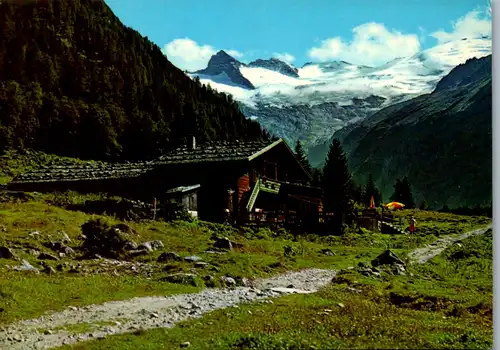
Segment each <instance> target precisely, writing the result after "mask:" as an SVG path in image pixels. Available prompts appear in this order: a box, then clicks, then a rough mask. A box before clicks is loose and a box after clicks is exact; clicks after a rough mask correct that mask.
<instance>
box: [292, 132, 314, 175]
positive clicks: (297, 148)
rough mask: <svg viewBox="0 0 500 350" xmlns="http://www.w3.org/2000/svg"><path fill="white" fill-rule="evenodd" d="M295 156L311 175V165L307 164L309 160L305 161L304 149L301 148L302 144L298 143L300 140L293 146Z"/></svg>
mask: <svg viewBox="0 0 500 350" xmlns="http://www.w3.org/2000/svg"><path fill="white" fill-rule="evenodd" d="M295 154H296V155H297V158H298V160H299V162H300V164H302V166H303V167H304V169H305V170H307V172H309V174H311V164H309V160H308V159H307V156H306V153H305V152H304V148H303V147H302V144H301V143H300V140H297V143H296V145H295Z"/></svg>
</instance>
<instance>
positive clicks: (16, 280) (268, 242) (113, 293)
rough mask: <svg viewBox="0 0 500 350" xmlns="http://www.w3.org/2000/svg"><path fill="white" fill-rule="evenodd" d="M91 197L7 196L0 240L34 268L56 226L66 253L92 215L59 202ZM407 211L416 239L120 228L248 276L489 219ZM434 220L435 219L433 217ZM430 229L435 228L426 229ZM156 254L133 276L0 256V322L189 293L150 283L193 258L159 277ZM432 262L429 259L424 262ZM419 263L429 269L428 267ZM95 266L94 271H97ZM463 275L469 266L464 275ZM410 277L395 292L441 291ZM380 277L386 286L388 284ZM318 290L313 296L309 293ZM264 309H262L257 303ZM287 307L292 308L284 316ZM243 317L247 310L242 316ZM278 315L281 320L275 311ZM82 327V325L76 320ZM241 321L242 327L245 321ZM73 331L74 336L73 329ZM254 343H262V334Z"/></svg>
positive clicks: (406, 245)
mask: <svg viewBox="0 0 500 350" xmlns="http://www.w3.org/2000/svg"><path fill="white" fill-rule="evenodd" d="M97 198H100V195H86V196H82V195H78V194H75V193H66V194H58V195H34V199H32V200H30V201H27V202H22V201H15V200H11V199H10V200H8V201H4V202H2V203H0V245H1V246H8V247H11V248H13V249H14V250H15V251H16V253H17V254H18V256H19V257H20V258H23V259H26V260H28V261H29V262H30V263H32V264H33V265H34V266H40V265H39V261H38V260H37V259H36V258H35V257H34V256H32V255H30V254H29V253H28V252H27V251H28V250H29V249H31V248H37V249H41V250H42V251H47V252H49V250H48V249H46V248H43V243H44V242H47V241H50V240H53V239H56V238H57V237H60V234H59V233H58V232H60V231H64V232H66V233H67V234H68V236H69V237H70V238H71V239H72V240H73V241H72V243H71V244H69V245H70V246H71V247H73V248H75V249H76V248H78V247H79V246H80V245H81V243H82V240H81V239H79V238H78V237H79V235H80V234H81V225H82V224H83V223H85V222H87V221H88V220H90V219H92V218H97V217H102V216H98V215H89V214H85V213H82V212H78V211H70V210H66V209H63V208H61V207H60V206H64V205H66V204H75V203H83V202H84V201H85V200H86V199H97ZM415 214H416V215H417V221H418V224H419V227H422V228H423V227H427V228H428V230H424V229H423V230H420V231H419V233H418V234H416V235H400V236H389V235H382V234H376V233H371V232H368V231H366V230H360V231H357V230H351V231H350V232H349V233H348V234H347V235H345V236H343V237H333V236H328V237H321V238H318V237H315V236H312V235H309V236H303V237H292V236H290V235H289V234H287V233H286V232H283V231H279V232H271V231H269V230H266V229H261V230H259V231H253V230H249V229H242V230H236V229H233V228H230V227H226V226H223V225H216V224H208V223H202V222H193V223H185V222H176V223H164V222H158V221H157V222H153V221H142V222H128V223H127V224H128V225H129V226H130V227H132V228H133V229H134V230H135V231H136V232H137V236H134V237H132V239H133V240H135V241H136V242H138V243H140V242H143V241H148V240H153V239H159V240H161V241H162V242H163V243H164V245H165V249H164V251H174V252H177V253H179V254H180V255H181V256H187V255H193V254H196V255H199V256H200V257H202V259H203V260H204V261H206V262H209V263H210V264H211V265H212V266H215V267H216V268H217V270H216V271H214V270H211V269H198V270H197V271H196V273H197V274H198V275H199V276H200V277H203V276H205V275H208V274H214V275H215V276H221V275H229V276H232V277H250V278H252V277H267V276H270V275H273V274H276V273H280V272H285V271H287V270H295V269H301V268H307V267H318V268H333V269H342V268H346V267H348V266H356V265H357V264H358V263H359V262H361V261H362V262H370V261H371V260H372V259H373V258H374V257H376V256H377V255H378V254H379V253H380V252H381V251H382V250H384V249H387V248H390V249H392V250H393V251H394V252H395V253H396V254H398V255H400V256H401V257H402V258H405V255H406V253H408V252H409V251H410V250H412V249H415V248H417V247H420V246H422V245H424V244H426V243H430V242H432V241H434V240H435V239H437V237H438V236H439V235H445V234H456V233H461V232H463V231H467V230H469V229H472V228H474V227H478V226H482V225H484V224H486V223H488V222H489V221H488V219H485V218H482V217H461V216H457V215H450V214H441V213H438V214H436V213H432V212H415ZM397 215H408V212H407V211H402V212H399V213H397ZM104 217H105V219H106V220H108V221H110V222H111V223H118V222H119V221H118V220H116V218H113V217H107V216H104ZM443 217H444V218H445V219H443ZM450 222H451V224H450ZM436 230H437V232H438V234H436ZM32 231H39V232H40V235H39V236H36V237H32V236H30V235H29V234H30V233H31V232H32ZM214 234H216V235H219V236H226V237H229V238H231V239H233V240H235V241H237V242H240V243H242V244H243V248H239V249H235V250H234V251H232V252H228V253H225V254H223V255H216V254H205V253H203V251H205V250H206V249H208V248H210V247H211V242H212V240H211V237H212V236H213V235H214ZM286 246H291V247H292V248H293V250H294V252H295V253H294V255H293V256H291V257H286V256H284V248H285V247H286ZM324 248H329V249H331V250H332V251H333V252H334V253H335V256H333V257H330V256H326V255H324V254H322V253H321V250H322V249H324ZM160 253H161V251H158V252H155V253H153V254H152V255H150V256H147V257H140V258H137V259H135V262H136V263H139V262H141V263H150V264H152V266H153V267H154V269H153V273H152V275H151V277H150V278H147V276H144V275H142V274H139V275H135V274H134V273H132V272H131V271H130V270H129V269H121V270H120V269H117V270H118V272H119V275H118V276H115V275H113V270H114V269H103V268H100V267H99V266H98V265H99V263H96V262H93V261H80V262H79V263H81V264H82V265H84V266H85V267H86V268H88V269H89V273H88V274H80V275H72V274H69V273H67V272H58V273H57V274H56V275H54V276H45V275H33V274H27V273H22V272H18V271H11V270H7V269H6V268H5V265H11V266H12V265H16V264H18V262H16V261H12V260H2V259H0V295H1V298H0V325H6V324H9V323H12V322H14V321H16V320H19V319H26V318H34V317H38V316H40V315H42V314H44V313H45V312H48V311H58V310H62V309H64V308H66V307H68V306H70V305H73V306H84V305H88V304H95V303H102V302H105V301H111V300H123V299H128V298H132V297H136V296H149V295H167V294H174V293H187V292H196V291H197V290H199V288H202V287H203V284H200V285H199V287H191V286H184V285H176V284H169V283H165V282H160V281H159V279H160V278H161V277H163V276H165V275H167V274H168V273H172V272H177V271H185V272H191V271H193V270H194V265H193V264H190V263H187V262H179V263H171V264H168V265H169V268H170V270H169V272H168V273H167V272H165V271H163V268H164V267H165V265H166V264H159V263H156V259H157V257H158V255H159V254H160ZM433 261H437V260H435V259H434V260H433ZM64 262H67V263H72V264H74V263H75V261H74V260H72V259H70V258H63V259H60V261H57V262H50V261H49V262H48V263H49V265H52V266H54V267H55V266H56V265H57V264H60V263H64ZM443 264H444V263H443ZM428 265H429V266H430V264H428ZM439 266H441V265H439ZM97 270H100V272H98V271H97ZM448 270H449V271H452V272H453V271H454V270H452V269H451V267H450V266H447V265H446V264H444V265H442V267H440V268H435V269H434V270H433V273H435V274H441V275H440V276H441V278H444V277H446V276H448V277H447V278H450V279H451V277H449V276H451V275H446V271H448ZM417 272H418V271H417ZM417 272H416V273H417ZM473 272H474V271H472V272H470V273H473ZM418 273H422V274H424V275H425V274H427V275H429V276H431V278H433V279H432V280H430V281H427V280H425V279H419V281H420V282H419V283H416V284H415V285H412V286H411V287H407V285H406V283H405V282H404V280H403V281H400V282H398V279H397V278H395V279H394V280H393V281H392V282H391V283H392V284H393V288H394V290H396V291H399V290H400V289H401V290H403V291H404V290H405V288H413V289H414V292H415V293H419V292H422V293H423V292H425V291H431V292H432V293H438V294H439V293H441V294H443V295H445V296H447V295H448V294H449V293H450V292H449V289H450V288H451V287H450V284H447V283H444V282H443V283H444V284H442V285H441V284H440V283H441V282H442V281H440V280H439V281H438V282H439V283H436V282H435V276H434V275H433V274H432V273H430V272H425V271H422V272H418ZM443 276H444V277H443ZM359 277H361V276H358V277H356V278H357V279H359V280H363V279H362V278H359ZM200 280H201V279H200ZM364 280H365V282H364V283H366V284H367V285H377V283H379V284H380V283H382V282H379V281H375V280H369V279H364ZM460 281H461V279H458V280H455V282H454V283H455V285H456V288H458V289H457V290H459V288H460V286H461V285H463V284H461V283H460ZM486 282H487V281H482V282H481V281H479V282H478V283H480V284H481V286H482V287H483V288H487V287H485V286H487V283H486ZM383 283H386V284H387V283H388V282H383ZM384 286H385V287H383V286H382V285H380V286H378V287H376V288H378V289H383V288H386V286H387V285H384ZM417 287H418V288H420V289H418V288H417ZM330 288H333V289H332V291H330V292H328V290H325V292H324V293H330V294H331V293H333V294H336V293H340V291H338V290H337V289H335V288H338V287H336V286H331V287H330ZM419 290H420V291H419ZM464 290H466V289H462V290H461V292H458V291H457V292H456V293H457V295H461V294H460V293H462V292H463V291H464ZM463 293H465V292H463ZM330 294H327V295H330ZM318 295H320V296H319V297H318ZM318 295H315V296H308V297H303V296H300V297H299V296H297V297H293V296H292V297H290V298H291V299H290V300H294V298H298V299H297V300H298V301H297V305H299V304H300V302H299V301H300V300H308V299H307V298H312V299H311V300H312V301H310V302H309V301H308V303H314V302H315V301H314V300H317V299H314V298H320V299H321V300H328V298H326V297H324V296H321V294H318ZM339 295H341V294H339ZM351 297H354V296H351ZM300 298H306V299H300ZM285 300H288V299H285ZM335 300H337V299H335ZM471 300H472V299H471ZM473 301H474V300H473ZM304 302H305V301H304ZM325 302H326V301H325ZM335 302H336V301H335ZM471 302H472V301H471ZM474 302H475V301H474ZM290 303H291V301H290ZM464 305H465V304H464ZM472 306H473V305H472ZM258 307H262V308H264V309H263V310H264V311H262V312H263V315H264V314H265V313H266V312H267V311H269V310H274V309H272V307H271V306H258ZM266 307H267V308H270V309H266ZM297 307H298V306H297ZM464 307H465V306H464ZM266 310H267V311H266ZM290 310H291V311H293V310H294V309H293V308H291V309H290ZM398 310H399V309H398ZM296 311H297V310H295V311H294V312H296ZM410 311H411V312H413V310H408V311H404V312H410ZM221 312H222V311H221ZM235 312H236V314H237V313H238V312H239V311H231V313H235ZM401 312H403V311H401ZM280 313H281V311H280ZM236 314H235V315H236ZM247 314H248V315H250V314H249V313H247ZM216 315H217V314H216ZM252 315H253V316H252V317H255V313H252ZM274 315H276V314H274ZM207 317H212V316H207ZM213 317H214V320H215V319H217V317H220V315H219V316H213ZM262 317H264V316H262ZM273 317H274V316H273ZM283 317H287V316H286V315H283ZM290 317H291V316H290ZM308 317H309V316H308ZM401 317H403V316H401ZM209 322H212V321H209ZM214 322H215V321H214ZM252 322H254V321H252ZM264 324H265V323H264ZM75 327H77V328H78V327H80V326H79V325H76V326H75ZM82 327H86V326H85V325H82ZM242 327H243V326H242ZM244 327H248V325H247V326H244ZM228 329H231V328H228ZM234 329H235V332H237V329H238V327H236V325H235V328H234ZM245 329H246V328H245ZM73 331H75V332H76V331H77V330H73ZM221 331H222V330H221ZM158 332H160V333H158ZM162 332H163V331H153V332H152V333H147V334H144V335H141V336H139V337H137V342H141V343H143V344H149V343H151V342H152V341H153V340H148V339H149V337H153V338H154V337H156V336H157V335H158V334H164V333H162ZM172 332H174V333H172V334H175V332H178V330H177V328H176V329H175V330H172ZM255 332H256V334H260V333H259V332H266V329H260V328H258V329H257V328H256V329H255ZM280 332H281V331H280ZM290 332H291V333H290V334H292V333H293V334H296V338H297V339H300V338H301V337H302V335H301V333H300V332H301V331H300V328H297V329H296V330H293V331H290ZM429 332H430V331H429ZM278 333H279V332H278ZM278 333H277V334H278ZM168 334H170V333H168ZM290 334H288V333H287V335H286V336H287V337H289V336H290V337H291V339H292V338H293V337H292V336H291V335H290ZM321 334H323V333H321ZM181 335H182V334H181ZM163 336H164V335H162V337H163ZM224 336H225V335H224V334H221V335H220V337H221V338H220V340H218V341H220V342H222V343H221V344H222V345H221V346H222V347H223V345H224V344H226V345H227V344H229V343H230V342H231V341H233V340H234V341H236V340H235V339H237V336H235V337H236V338H234V337H233V338H234V339H233V338H228V339H227V340H223V339H226V338H224ZM228 336H229V335H228ZM168 337H170V335H168ZM153 338H151V339H153ZM264 338H265V337H264ZM112 339H115V338H112ZM116 339H121V338H116ZM134 339H136V338H134ZM189 339H191V338H189ZM201 339H203V337H201ZM231 339H233V340H231ZM276 339H277V338H276ZM293 339H295V338H293ZM190 341H191V340H190ZM263 341H267V340H265V339H264V340H263ZM269 341H271V342H272V341H274V340H272V339H271V340H269ZM192 342H193V341H192ZM172 344H173V343H172ZM335 344H337V345H335ZM342 344H344V345H342ZM377 344H378V343H377ZM391 344H392V343H391ZM213 345H214V346H216V345H217V344H215V343H213ZM330 345H331V346H345V341H344V340H342V339H339V340H338V342H337V343H331V344H330ZM144 346H147V345H144ZM217 346H218V345H217ZM322 346H323V345H322ZM153 347H154V346H153ZM125 348H126V347H125ZM146 348H147V347H146Z"/></svg>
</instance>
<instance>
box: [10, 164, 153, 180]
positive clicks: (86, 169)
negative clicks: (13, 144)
mask: <svg viewBox="0 0 500 350" xmlns="http://www.w3.org/2000/svg"><path fill="white" fill-rule="evenodd" d="M152 168H153V166H152V165H151V164H149V163H122V164H92V165H80V164H79V165H69V166H61V165H59V166H45V167H41V168H39V169H34V170H32V171H30V172H27V173H25V174H22V175H20V176H18V177H16V178H15V179H14V180H13V181H12V182H11V183H13V184H15V183H32V182H57V181H81V180H103V179H124V178H133V177H137V176H140V175H142V174H144V173H146V172H147V171H149V170H151V169H152Z"/></svg>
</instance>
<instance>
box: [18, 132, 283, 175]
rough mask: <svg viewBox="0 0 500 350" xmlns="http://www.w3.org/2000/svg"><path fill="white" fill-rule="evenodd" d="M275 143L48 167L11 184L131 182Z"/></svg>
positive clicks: (248, 154) (215, 145)
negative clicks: (151, 173)
mask: <svg viewBox="0 0 500 350" xmlns="http://www.w3.org/2000/svg"><path fill="white" fill-rule="evenodd" d="M281 142H282V140H281V139H280V140H278V141H274V142H272V141H250V142H243V141H240V142H238V141H234V142H210V143H205V144H201V145H198V146H197V147H195V148H194V149H192V148H189V147H187V146H184V147H179V148H177V149H175V150H173V151H171V152H169V153H168V154H166V155H164V156H162V157H160V158H158V159H156V160H154V161H150V162H140V163H104V162H99V163H88V164H86V163H82V164H68V165H51V166H45V167H40V168H38V169H34V170H31V171H29V172H27V173H25V174H22V175H20V176H18V177H16V178H15V179H14V180H13V181H12V182H11V183H12V184H16V183H38V182H58V181H82V180H104V179H125V178H134V177H138V176H141V175H143V174H145V173H147V172H148V171H150V170H153V169H154V168H156V167H157V166H160V165H168V164H185V163H203V162H216V161H219V162H223V161H238V160H250V159H252V158H254V157H257V156H259V155H260V154H262V153H264V152H266V151H267V150H269V149H271V148H272V147H274V146H276V145H277V144H279V143H281Z"/></svg>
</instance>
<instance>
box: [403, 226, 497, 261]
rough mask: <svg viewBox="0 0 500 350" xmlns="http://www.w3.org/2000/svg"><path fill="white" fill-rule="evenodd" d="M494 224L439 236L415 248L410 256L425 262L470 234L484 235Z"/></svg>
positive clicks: (412, 259) (413, 259)
mask: <svg viewBox="0 0 500 350" xmlns="http://www.w3.org/2000/svg"><path fill="white" fill-rule="evenodd" d="M491 227H492V225H488V226H486V227H482V228H478V229H476V230H472V231H469V232H465V233H462V234H461V235H453V236H446V237H442V238H439V239H438V240H437V241H436V242H434V243H431V244H428V245H426V246H425V247H422V248H418V249H415V250H414V251H412V252H411V253H410V254H408V257H409V258H410V261H411V262H412V263H416V264H423V263H425V262H427V261H428V260H430V259H432V258H434V257H435V256H437V255H439V254H441V252H443V250H445V249H446V248H447V247H449V246H450V245H452V244H453V243H456V242H459V241H462V240H464V239H466V238H467V237H470V236H477V235H482V234H483V233H485V232H486V231H487V230H488V229H490V228H491Z"/></svg>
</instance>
